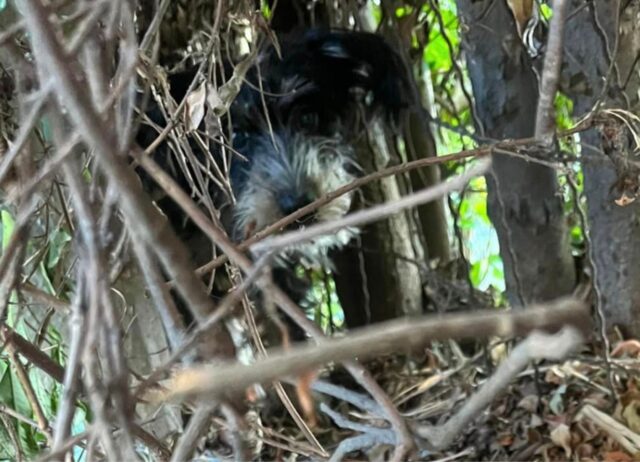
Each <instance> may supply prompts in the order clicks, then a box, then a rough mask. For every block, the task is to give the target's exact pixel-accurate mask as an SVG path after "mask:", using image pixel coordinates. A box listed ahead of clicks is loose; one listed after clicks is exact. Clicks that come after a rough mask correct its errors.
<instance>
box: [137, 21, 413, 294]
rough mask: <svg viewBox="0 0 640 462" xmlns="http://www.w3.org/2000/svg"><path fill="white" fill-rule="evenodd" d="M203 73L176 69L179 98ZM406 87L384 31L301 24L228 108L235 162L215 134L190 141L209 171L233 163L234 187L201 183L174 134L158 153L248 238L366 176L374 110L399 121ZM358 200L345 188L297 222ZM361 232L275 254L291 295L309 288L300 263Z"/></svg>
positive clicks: (145, 132)
mask: <svg viewBox="0 0 640 462" xmlns="http://www.w3.org/2000/svg"><path fill="white" fill-rule="evenodd" d="M227 67H229V66H227ZM229 68H230V67H229ZM194 75H195V73H194V72H193V70H191V71H186V72H183V73H179V74H175V75H173V76H170V77H169V83H170V86H171V94H172V96H173V98H174V99H175V101H176V102H178V103H179V102H180V101H181V100H182V99H183V98H185V97H186V96H187V95H186V92H187V87H188V85H189V83H190V82H191V79H192V78H193V76H194ZM407 88H408V78H407V75H406V72H405V69H404V66H403V63H402V60H401V59H400V57H399V55H398V54H397V53H396V52H395V51H394V50H393V49H392V47H391V46H390V45H389V44H388V43H387V42H386V41H385V40H384V39H383V38H382V37H380V36H379V35H375V34H372V33H365V32H352V31H344V30H332V29H311V30H307V31H304V32H301V33H294V34H291V35H289V36H286V37H283V38H282V40H281V41H280V43H279V46H278V47H277V46H275V45H273V44H269V45H267V46H265V47H264V48H263V49H262V50H260V52H259V53H258V54H257V57H256V59H255V62H254V64H253V65H252V67H251V68H250V69H248V71H247V72H246V75H245V77H244V83H243V84H242V86H241V88H240V90H239V92H238V94H237V96H236V98H235V99H234V101H233V103H232V104H231V105H230V107H229V110H228V113H227V115H226V117H227V120H226V122H228V123H229V125H230V126H231V127H232V133H233V134H232V138H231V150H232V151H233V152H234V153H235V154H232V155H231V157H230V162H229V163H228V164H226V163H225V162H224V161H223V160H222V155H221V148H220V147H219V145H218V144H216V143H210V146H213V148H212V150H211V151H210V152H203V150H202V146H201V145H198V144H197V143H193V142H190V146H191V148H192V149H193V153H194V156H195V158H196V159H197V160H198V163H199V164H200V165H201V167H200V168H201V169H202V170H204V166H206V165H209V166H214V164H213V163H215V166H214V167H216V168H218V169H219V170H220V171H224V170H225V169H227V171H228V178H229V183H230V188H228V189H230V190H225V188H224V187H221V186H220V184H219V182H214V181H209V183H208V184H207V185H205V186H204V187H203V186H200V188H199V189H200V190H197V191H194V183H196V182H195V181H194V180H193V178H194V177H195V176H196V172H195V171H194V170H193V169H194V166H193V162H191V163H189V162H186V161H185V160H184V159H181V158H180V155H179V154H176V153H175V152H173V151H172V149H171V148H170V146H169V145H168V143H164V144H163V145H161V146H160V147H159V148H158V149H156V151H155V152H154V153H153V156H154V158H155V160H156V161H157V162H158V163H159V164H160V165H161V166H162V167H163V168H164V169H166V170H167V171H168V172H169V173H170V174H171V175H172V176H173V177H174V178H175V179H176V181H177V182H178V183H179V184H180V186H181V187H183V188H184V189H185V190H186V191H187V192H189V193H191V194H192V195H193V197H197V198H200V201H201V202H202V200H203V199H202V198H203V197H205V196H206V197H208V198H211V201H212V203H213V204H214V207H215V209H216V210H217V211H220V213H221V222H222V223H223V224H224V226H225V228H226V231H227V232H228V234H229V235H230V236H231V237H232V239H233V240H234V241H236V242H240V241H242V240H244V239H246V238H248V237H250V236H251V235H252V234H254V233H256V232H258V231H260V230H262V229H264V228H265V227H267V226H269V225H270V224H272V223H274V222H276V221H277V220H279V219H281V218H283V217H285V216H287V215H289V214H291V213H293V212H295V211H296V210H298V209H300V208H301V207H304V206H305V205H307V204H309V203H310V202H312V201H314V200H316V199H318V198H319V197H322V196H324V195H326V194H327V193H329V192H331V191H333V190H335V189H337V188H339V187H341V186H343V185H345V184H348V183H350V182H351V181H353V180H354V179H355V178H357V177H358V176H359V175H360V174H361V173H362V172H361V169H360V167H359V164H358V161H357V157H356V144H357V143H358V142H359V141H361V139H362V136H363V135H362V134H363V133H365V130H364V129H365V124H367V123H369V122H371V121H372V120H373V119H374V118H383V119H385V120H386V121H389V122H391V123H395V122H397V121H398V119H399V116H400V114H401V113H402V111H403V110H404V109H406V108H407V107H408V105H409V101H408V97H407ZM147 115H148V117H149V119H151V120H152V121H153V122H154V123H155V124H156V125H157V126H159V127H164V126H165V125H166V121H165V119H164V117H163V116H162V114H161V113H160V111H158V109H157V107H156V108H151V109H150V110H148V112H147ZM201 128H202V127H201ZM156 136H157V130H152V129H150V128H149V127H143V128H142V129H141V130H140V131H139V133H138V136H137V141H138V144H139V145H140V146H141V147H143V148H145V147H147V146H148V145H149V144H150V143H151V142H152V141H153V140H154V139H155V137H156ZM228 151H229V150H228ZM228 151H227V152H228ZM206 175H207V172H205V171H201V172H200V176H201V177H202V176H206ZM146 183H147V187H148V189H152V188H153V186H152V185H149V182H146ZM196 189H197V188H196ZM156 203H157V204H158V206H159V207H160V208H161V209H162V210H163V212H164V213H165V214H166V215H167V217H168V218H169V221H170V222H171V224H172V226H174V228H175V229H176V231H177V232H178V233H179V234H180V235H181V236H182V237H183V238H184V239H185V240H191V241H193V242H196V241H198V239H195V241H194V236H195V237H200V238H202V236H201V234H199V233H198V231H197V230H196V229H195V226H193V225H190V224H189V223H188V220H185V219H184V215H183V214H182V211H181V210H180V209H179V208H178V207H177V206H176V205H175V204H173V203H172V202H171V201H170V199H167V198H159V199H157V200H156ZM351 207H352V195H351V194H345V195H343V196H341V197H339V198H337V199H335V200H334V201H332V202H330V203H328V204H326V205H325V206H323V207H320V208H319V209H318V210H316V211H315V212H314V213H312V214H310V215H309V216H306V217H303V218H302V219H300V220H298V222H297V223H296V224H295V226H307V225H309V224H313V223H319V222H326V221H333V220H336V219H339V218H341V217H342V216H344V215H345V214H347V213H348V212H349V210H350V209H351ZM356 233H357V230H355V229H343V230H341V231H339V232H337V233H335V234H332V235H328V236H322V237H319V238H316V239H314V240H313V241H311V242H308V243H305V244H301V245H297V246H295V247H292V248H289V249H286V250H285V251H284V254H283V255H281V258H278V259H277V262H276V268H275V269H274V278H277V281H276V282H277V283H278V284H279V285H281V286H282V288H283V289H284V290H285V291H287V292H289V293H290V294H291V293H294V292H296V291H297V292H299V293H297V294H295V295H294V296H293V297H292V298H294V300H296V301H299V300H300V298H301V297H304V292H305V291H306V287H305V286H304V285H301V284H300V283H299V281H298V279H297V278H296V276H295V272H294V271H292V268H293V267H294V266H295V265H296V264H300V263H302V264H303V265H305V266H314V265H315V266H318V265H320V266H327V265H328V264H330V262H329V260H328V256H327V255H328V252H329V250H332V249H336V248H340V247H342V246H344V245H345V244H347V242H349V240H350V239H351V238H352V237H353V236H354V235H355V234H356ZM205 240H206V239H200V240H199V241H198V242H200V244H194V245H191V248H192V251H193V253H194V259H195V260H196V261H198V260H200V261H201V262H202V255H203V254H205V255H208V254H210V253H208V251H203V247H202V246H203V245H204V244H203V242H204V241H205ZM300 287H302V289H300Z"/></svg>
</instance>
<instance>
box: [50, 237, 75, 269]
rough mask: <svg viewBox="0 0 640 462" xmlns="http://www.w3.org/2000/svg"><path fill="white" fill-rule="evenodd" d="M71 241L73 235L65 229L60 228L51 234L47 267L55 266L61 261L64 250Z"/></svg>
mask: <svg viewBox="0 0 640 462" xmlns="http://www.w3.org/2000/svg"><path fill="white" fill-rule="evenodd" d="M70 241H71V235H70V234H69V233H67V232H66V231H65V230H64V229H62V228H58V229H57V230H55V231H54V232H53V233H51V234H50V236H49V252H48V253H47V268H55V267H56V266H57V265H58V262H59V261H60V256H61V255H62V251H63V250H64V249H65V247H66V246H67V243H68V242H70Z"/></svg>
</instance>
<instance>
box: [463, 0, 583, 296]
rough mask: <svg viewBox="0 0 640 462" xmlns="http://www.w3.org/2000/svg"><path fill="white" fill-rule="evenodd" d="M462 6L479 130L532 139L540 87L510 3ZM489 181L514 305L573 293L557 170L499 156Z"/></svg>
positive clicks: (484, 1) (468, 2) (489, 1)
mask: <svg viewBox="0 0 640 462" xmlns="http://www.w3.org/2000/svg"><path fill="white" fill-rule="evenodd" d="M457 3H458V8H459V10H460V17H461V22H462V23H463V24H464V28H463V30H465V33H464V37H463V46H464V50H465V53H466V59H467V65H468V69H469V75H470V78H471V83H472V86H473V94H474V98H475V107H476V111H477V116H478V119H479V120H477V121H476V123H477V125H478V122H479V124H480V126H478V127H477V128H478V131H479V132H480V133H482V134H484V136H486V137H489V138H493V139H499V140H501V139H506V138H520V137H528V136H533V133H534V128H535V110H534V108H536V106H537V101H538V85H537V82H536V77H535V74H534V72H533V70H532V67H531V63H530V60H529V59H528V57H527V55H526V51H525V50H524V48H523V46H522V43H521V41H520V39H519V37H518V35H517V31H516V26H515V22H514V20H513V17H512V16H511V13H510V12H509V10H508V8H507V5H506V3H505V2H494V1H492V0H481V1H472V0H458V2H457ZM486 179H487V186H488V211H489V216H490V218H491V220H492V222H493V224H494V226H495V227H496V230H497V233H498V240H499V243H500V255H501V257H502V260H503V262H504V267H505V278H506V285H507V296H508V299H509V301H510V303H511V305H512V306H518V305H524V304H528V303H532V302H534V301H544V300H550V299H553V298H556V297H558V296H562V295H566V294H568V293H570V292H571V291H572V289H573V287H574V284H575V269H574V263H573V260H572V256H571V249H570V245H569V234H568V231H567V227H566V224H565V217H564V214H563V207H562V200H561V198H560V195H559V194H558V183H557V178H556V172H555V171H554V170H553V169H550V168H547V167H544V166H542V165H539V164H534V163H528V162H525V161H523V160H520V159H516V158H514V157H510V156H507V155H501V154H495V155H494V158H493V169H492V172H491V173H490V174H489V175H487V177H486Z"/></svg>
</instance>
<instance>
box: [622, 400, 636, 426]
mask: <svg viewBox="0 0 640 462" xmlns="http://www.w3.org/2000/svg"><path fill="white" fill-rule="evenodd" d="M639 413H640V402H639V401H632V402H631V403H629V405H627V406H626V407H625V408H624V409H623V410H622V418H623V419H624V420H625V422H626V423H627V427H629V428H630V429H631V430H633V431H634V432H636V433H640V415H639Z"/></svg>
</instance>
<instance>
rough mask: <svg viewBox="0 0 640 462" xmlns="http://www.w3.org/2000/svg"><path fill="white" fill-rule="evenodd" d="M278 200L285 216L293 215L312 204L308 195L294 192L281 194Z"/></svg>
mask: <svg viewBox="0 0 640 462" xmlns="http://www.w3.org/2000/svg"><path fill="white" fill-rule="evenodd" d="M277 200H278V205H279V206H280V210H281V211H282V213H283V215H285V216H287V215H290V214H292V213H293V212H295V211H296V210H298V209H301V208H302V207H304V206H305V205H308V204H310V203H311V202H312V201H311V198H310V197H309V196H308V195H306V194H296V193H294V192H284V193H281V194H280V195H278V198H277Z"/></svg>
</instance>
